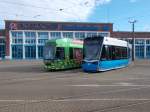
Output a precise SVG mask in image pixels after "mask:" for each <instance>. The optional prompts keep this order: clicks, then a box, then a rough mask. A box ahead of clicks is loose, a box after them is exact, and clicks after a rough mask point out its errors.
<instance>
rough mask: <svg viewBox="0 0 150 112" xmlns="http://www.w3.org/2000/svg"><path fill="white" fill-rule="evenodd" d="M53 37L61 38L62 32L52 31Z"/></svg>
mask: <svg viewBox="0 0 150 112" xmlns="http://www.w3.org/2000/svg"><path fill="white" fill-rule="evenodd" d="M50 35H51V39H59V38H61V32H51V33H50Z"/></svg>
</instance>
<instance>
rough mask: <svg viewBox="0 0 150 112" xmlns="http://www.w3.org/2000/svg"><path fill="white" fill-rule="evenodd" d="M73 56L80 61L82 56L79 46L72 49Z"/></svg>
mask: <svg viewBox="0 0 150 112" xmlns="http://www.w3.org/2000/svg"><path fill="white" fill-rule="evenodd" d="M73 58H74V59H77V60H79V61H81V60H82V58H83V52H82V49H80V48H74V49H73Z"/></svg>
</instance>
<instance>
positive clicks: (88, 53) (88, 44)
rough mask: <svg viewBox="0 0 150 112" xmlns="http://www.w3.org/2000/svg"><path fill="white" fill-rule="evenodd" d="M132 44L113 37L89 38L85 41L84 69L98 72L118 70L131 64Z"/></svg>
mask: <svg viewBox="0 0 150 112" xmlns="http://www.w3.org/2000/svg"><path fill="white" fill-rule="evenodd" d="M131 49H132V47H131V44H129V43H128V42H126V41H123V40H118V39H115V38H111V37H101V36H95V37H92V38H91V37H88V38H85V39H84V45H83V51H84V58H83V63H82V69H83V71H85V72H98V71H107V70H112V69H118V68H123V67H126V66H128V65H129V64H130V63H131V60H132V59H131V53H132V50H131Z"/></svg>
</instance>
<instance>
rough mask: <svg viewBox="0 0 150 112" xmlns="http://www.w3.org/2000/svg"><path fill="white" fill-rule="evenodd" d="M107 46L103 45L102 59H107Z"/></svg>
mask: <svg viewBox="0 0 150 112" xmlns="http://www.w3.org/2000/svg"><path fill="white" fill-rule="evenodd" d="M107 57H108V56H107V47H106V46H103V48H102V53H101V60H102V61H104V60H107Z"/></svg>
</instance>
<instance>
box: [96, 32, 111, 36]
mask: <svg viewBox="0 0 150 112" xmlns="http://www.w3.org/2000/svg"><path fill="white" fill-rule="evenodd" d="M98 36H103V37H108V36H109V33H107V32H101V33H98Z"/></svg>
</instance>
